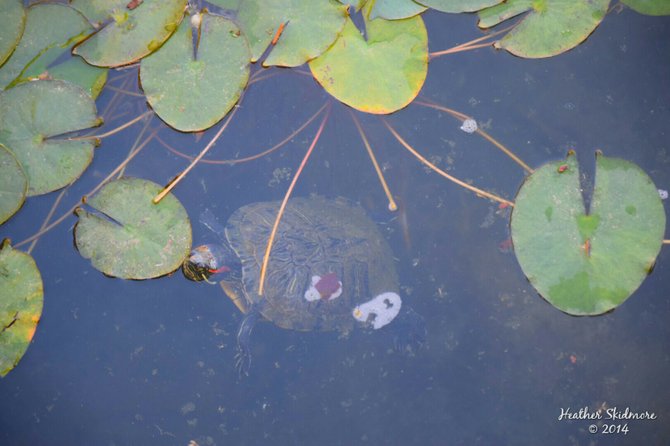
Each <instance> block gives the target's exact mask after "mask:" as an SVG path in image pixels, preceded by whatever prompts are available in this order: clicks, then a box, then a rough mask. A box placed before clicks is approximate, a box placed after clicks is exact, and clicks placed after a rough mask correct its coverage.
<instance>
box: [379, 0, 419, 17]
mask: <svg viewBox="0 0 670 446" xmlns="http://www.w3.org/2000/svg"><path fill="white" fill-rule="evenodd" d="M425 10H426V7H425V6H422V5H420V4H418V3H416V2H415V1H413V0H376V1H375V2H374V4H373V5H372V9H371V10H370V19H376V18H378V17H379V18H382V19H387V20H398V19H406V18H408V17H414V16H415V15H417V14H421V13H422V12H423V11H425Z"/></svg>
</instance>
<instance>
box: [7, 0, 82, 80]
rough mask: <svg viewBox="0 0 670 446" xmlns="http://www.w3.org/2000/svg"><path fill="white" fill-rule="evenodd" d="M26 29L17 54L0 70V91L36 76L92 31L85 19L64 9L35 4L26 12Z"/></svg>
mask: <svg viewBox="0 0 670 446" xmlns="http://www.w3.org/2000/svg"><path fill="white" fill-rule="evenodd" d="M27 11H28V12H27V14H26V29H25V31H24V32H23V37H22V38H21V41H20V42H19V45H18V46H17V47H16V50H15V51H14V53H13V54H12V56H11V57H10V58H9V60H8V61H7V63H6V64H5V65H4V66H3V67H2V68H0V89H5V88H8V87H10V86H13V85H15V84H18V83H20V82H23V81H25V80H27V79H28V78H29V77H30V76H36V75H38V74H40V73H42V72H43V71H44V70H46V67H47V66H48V65H49V64H51V63H52V62H53V61H55V60H56V59H58V58H59V57H60V56H62V55H63V54H66V53H68V52H69V51H70V47H71V46H72V45H73V44H74V43H76V42H78V41H81V40H82V39H83V38H84V37H85V36H86V35H88V34H89V33H91V32H92V31H93V29H92V28H91V25H90V24H89V23H88V21H87V20H86V18H84V16H82V15H81V14H80V13H78V12H77V11H75V10H74V9H72V8H70V7H69V6H66V5H59V4H56V3H54V4H37V5H33V6H31V7H30V8H28V10H27Z"/></svg>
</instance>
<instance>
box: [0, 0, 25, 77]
mask: <svg viewBox="0 0 670 446" xmlns="http://www.w3.org/2000/svg"><path fill="white" fill-rule="evenodd" d="M0 11H2V14H0V66H2V64H4V63H5V61H6V60H7V59H8V58H9V56H10V55H11V54H12V52H13V51H14V48H16V45H18V43H19V40H21V34H23V28H24V26H25V24H26V13H25V10H24V9H23V2H22V1H21V0H0Z"/></svg>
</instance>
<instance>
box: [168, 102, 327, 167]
mask: <svg viewBox="0 0 670 446" xmlns="http://www.w3.org/2000/svg"><path fill="white" fill-rule="evenodd" d="M327 105H328V102H326V103H324V104H323V105H322V106H321V108H319V109H318V110H317V111H316V112H315V113H314V114H313V115H312V116H310V117H309V118H308V119H307V120H306V121H305V122H303V123H302V124H301V125H300V127H298V128H297V129H295V130H294V131H293V132H291V134H290V135H288V136H287V137H286V138H284V139H282V140H281V141H280V142H278V143H277V144H275V145H274V146H272V147H270V148H269V149H267V150H264V151H263V152H260V153H257V154H256V155H250V156H247V157H245V158H236V159H227V160H200V162H201V163H203V164H230V165H233V164H239V163H244V162H247V161H253V160H256V159H258V158H262V157H264V156H265V155H269V154H270V153H272V152H274V151H275V150H278V149H280V148H281V147H283V146H284V145H286V143H288V142H289V141H291V140H292V139H293V138H295V137H296V136H298V135H299V134H300V133H301V132H302V131H303V130H304V129H305V128H306V127H307V126H308V125H309V124H311V123H312V121H314V120H315V119H316V118H317V116H319V115H320V114H321V112H322V111H323V110H324V109H325V108H326V106H327ZM156 139H157V140H158V142H160V143H161V144H162V145H163V146H164V147H165V148H166V149H168V150H169V151H170V152H172V153H174V154H175V155H177V156H180V157H182V158H186V159H187V160H189V161H191V160H193V159H194V157H192V156H190V155H187V154H185V153H183V152H181V151H179V150H177V149H175V148H174V147H172V146H171V145H169V144H168V143H167V142H165V141H163V140H162V139H161V137H160V136H157V137H156Z"/></svg>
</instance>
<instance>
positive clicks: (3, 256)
mask: <svg viewBox="0 0 670 446" xmlns="http://www.w3.org/2000/svg"><path fill="white" fill-rule="evenodd" d="M0 290H2V293H0V377H4V376H5V375H7V373H9V372H10V371H11V370H12V369H13V368H14V367H16V365H17V364H18V363H19V361H20V360H21V358H22V357H23V355H24V354H25V353H26V350H27V349H28V346H29V345H30V341H31V340H32V339H33V336H34V335H35V330H36V329H37V323H38V322H39V320H40V317H41V316H42V302H43V298H44V291H43V288H42V277H41V276H40V271H39V270H38V269H37V265H35V261H34V260H33V258H32V257H31V256H29V255H28V254H25V253H23V252H21V251H16V250H14V249H12V247H11V246H10V244H9V241H8V240H4V241H3V242H2V245H0Z"/></svg>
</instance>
